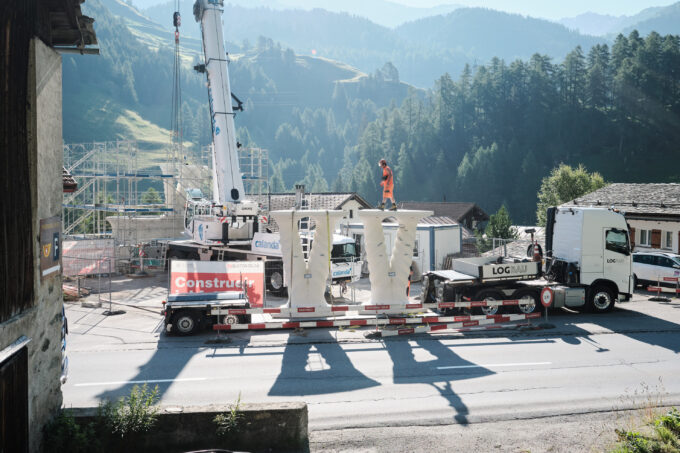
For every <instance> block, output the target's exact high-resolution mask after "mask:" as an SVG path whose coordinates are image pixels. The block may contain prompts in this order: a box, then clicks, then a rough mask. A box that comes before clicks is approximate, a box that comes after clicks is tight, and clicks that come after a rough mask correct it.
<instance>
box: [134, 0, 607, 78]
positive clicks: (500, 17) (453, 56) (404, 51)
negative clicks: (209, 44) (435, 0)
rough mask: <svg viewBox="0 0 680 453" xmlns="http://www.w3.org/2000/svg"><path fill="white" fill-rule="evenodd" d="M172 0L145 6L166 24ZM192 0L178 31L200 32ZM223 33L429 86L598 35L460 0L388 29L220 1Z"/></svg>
mask: <svg viewBox="0 0 680 453" xmlns="http://www.w3.org/2000/svg"><path fill="white" fill-rule="evenodd" d="M174 4H175V2H174V1H172V2H171V1H169V2H167V3H165V4H164V5H158V6H155V7H153V8H150V9H148V10H146V11H145V13H146V14H148V15H149V17H151V18H152V19H153V20H154V21H156V22H158V23H160V24H161V25H163V26H165V27H170V25H171V21H170V18H171V17H172V12H173V11H174ZM192 4H193V0H183V1H182V2H181V6H180V11H181V13H182V16H183V18H184V21H183V25H182V27H183V33H185V34H189V35H192V36H195V37H198V36H199V33H200V32H199V28H198V25H197V24H196V22H195V21H194V18H193V15H192V14H191V11H192V8H191V5H192ZM224 24H225V25H224V35H225V38H226V39H228V40H230V41H234V42H239V43H240V42H242V41H243V40H247V41H248V42H250V43H251V44H252V43H254V42H256V41H257V39H258V37H259V36H266V37H268V38H271V39H273V40H275V41H278V42H281V44H282V45H283V46H286V47H290V48H292V49H294V50H295V51H296V52H297V53H299V54H304V55H310V54H312V51H315V52H316V55H320V56H324V57H328V58H332V59H335V60H338V61H342V62H344V63H347V64H351V65H352V66H355V67H357V68H359V69H360V70H362V71H364V72H366V73H372V72H373V71H375V70H376V69H377V68H380V67H382V65H383V64H385V63H386V62H391V63H393V64H394V65H395V66H396V67H397V69H398V70H399V73H400V74H401V79H402V80H404V81H405V82H407V83H410V84H413V85H415V86H417V87H421V88H430V87H432V85H433V84H434V81H435V80H436V79H437V78H438V77H439V76H440V75H442V74H443V73H445V72H449V73H452V74H453V73H459V72H460V71H461V70H462V69H463V67H464V66H465V64H466V63H468V64H470V65H474V64H484V63H486V62H488V61H489V60H490V59H491V58H492V57H494V56H495V57H498V58H503V59H506V60H508V61H510V60H514V59H515V58H529V57H531V55H532V54H533V53H535V52H539V53H545V54H548V55H552V56H554V57H555V58H561V57H562V56H564V55H565V54H566V53H567V52H568V51H569V50H571V49H573V48H574V47H576V46H577V45H581V46H582V47H583V48H584V49H589V48H590V47H591V46H592V45H594V44H599V43H603V42H604V40H602V39H600V38H594V37H592V36H584V35H580V34H578V33H576V32H571V31H569V30H567V28H565V27H564V26H562V25H559V24H556V23H553V22H550V21H547V20H541V19H532V18H526V17H524V16H521V15H518V14H508V13H502V12H499V11H493V10H488V9H482V8H461V9H457V10H455V11H453V12H451V13H450V14H447V15H440V16H435V17H428V18H424V19H420V20H417V21H415V22H410V23H406V24H404V25H401V26H399V27H397V28H394V29H391V28H387V27H383V26H380V25H377V24H375V23H373V22H371V21H369V20H368V19H365V18H362V17H358V16H352V15H349V14H346V13H334V12H329V11H326V10H322V9H315V10H311V11H303V10H292V9H289V10H274V9H269V8H264V7H258V8H245V7H241V6H235V5H233V4H229V2H225V7H224Z"/></svg>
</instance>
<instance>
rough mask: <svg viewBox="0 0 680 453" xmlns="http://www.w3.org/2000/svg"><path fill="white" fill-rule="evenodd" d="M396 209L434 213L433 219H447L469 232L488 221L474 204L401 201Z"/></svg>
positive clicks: (486, 216)
mask: <svg viewBox="0 0 680 453" xmlns="http://www.w3.org/2000/svg"><path fill="white" fill-rule="evenodd" d="M398 208H399V209H419V210H426V211H434V215H433V217H448V218H449V219H451V220H453V221H454V222H456V223H457V224H458V225H461V226H463V227H465V228H467V229H468V230H470V231H474V230H476V229H477V228H478V227H479V226H480V224H481V223H483V222H487V221H488V220H489V215H488V214H487V213H486V212H484V211H483V210H482V208H480V207H479V206H477V204H476V203H455V202H447V201H441V202H428V201H402V202H401V203H398Z"/></svg>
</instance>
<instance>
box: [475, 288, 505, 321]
mask: <svg viewBox="0 0 680 453" xmlns="http://www.w3.org/2000/svg"><path fill="white" fill-rule="evenodd" d="M503 299H505V297H504V296H503V294H502V293H500V292H498V291H481V292H479V293H477V296H476V297H475V300H483V301H486V302H490V301H496V300H503ZM478 309H479V313H481V314H482V315H498V314H500V313H501V312H502V311H503V309H502V308H501V306H500V305H494V306H491V307H478Z"/></svg>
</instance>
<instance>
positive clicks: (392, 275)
mask: <svg viewBox="0 0 680 453" xmlns="http://www.w3.org/2000/svg"><path fill="white" fill-rule="evenodd" d="M431 215H432V211H395V212H385V211H382V210H377V209H364V210H361V211H359V218H360V219H361V221H362V222H363V223H364V234H365V235H366V236H365V250H366V259H367V261H368V271H369V278H370V280H371V301H370V304H371V305H376V304H406V303H408V297H406V285H407V284H408V275H409V268H410V266H411V262H412V260H413V247H414V243H415V239H416V228H417V226H418V221H419V220H420V219H422V218H423V217H428V216H431ZM388 217H393V218H394V219H396V221H397V223H398V224H399V229H398V230H397V237H396V239H395V240H394V245H393V246H392V250H391V252H392V253H391V256H390V253H389V252H388V250H387V247H386V245H385V234H384V232H383V226H382V221H383V220H384V219H385V218H388ZM388 257H389V258H388Z"/></svg>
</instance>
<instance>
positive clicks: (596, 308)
mask: <svg viewBox="0 0 680 453" xmlns="http://www.w3.org/2000/svg"><path fill="white" fill-rule="evenodd" d="M614 297H615V296H614V292H613V291H612V290H611V289H610V288H609V287H607V286H602V285H596V286H594V287H593V288H591V289H590V297H589V299H588V308H590V311H592V312H593V313H606V312H608V311H611V310H612V309H613V308H614Z"/></svg>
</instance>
